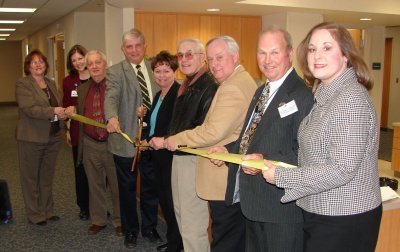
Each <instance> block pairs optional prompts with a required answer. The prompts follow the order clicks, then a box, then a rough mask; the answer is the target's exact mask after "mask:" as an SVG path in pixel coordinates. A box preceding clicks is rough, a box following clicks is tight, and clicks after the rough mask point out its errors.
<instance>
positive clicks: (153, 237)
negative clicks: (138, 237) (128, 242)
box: [143, 228, 162, 244]
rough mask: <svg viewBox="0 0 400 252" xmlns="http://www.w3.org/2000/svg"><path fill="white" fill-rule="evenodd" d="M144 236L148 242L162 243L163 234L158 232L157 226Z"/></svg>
mask: <svg viewBox="0 0 400 252" xmlns="http://www.w3.org/2000/svg"><path fill="white" fill-rule="evenodd" d="M143 237H144V238H145V239H146V240H147V241H148V242H151V243H154V244H161V243H162V239H161V236H160V235H159V234H158V232H157V230H156V229H155V228H153V229H152V230H151V232H150V233H147V234H145V235H143Z"/></svg>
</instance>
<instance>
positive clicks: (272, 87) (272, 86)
mask: <svg viewBox="0 0 400 252" xmlns="http://www.w3.org/2000/svg"><path fill="white" fill-rule="evenodd" d="M292 71H293V67H291V68H290V69H289V70H288V71H287V72H286V73H285V75H283V76H282V78H280V79H279V80H277V81H271V82H269V81H268V80H267V81H266V83H265V84H264V88H265V86H266V84H267V83H268V82H269V93H270V95H269V97H268V100H267V101H266V104H265V106H264V112H265V110H266V109H267V108H268V106H269V104H270V103H271V101H272V99H274V97H275V94H276V92H278V90H279V88H280V87H281V86H282V84H283V82H284V81H285V80H286V77H287V76H288V75H289V74H290V73H291V72H292ZM254 113H255V107H254V108H253V113H252V116H251V117H250V120H249V121H248V122H247V124H246V125H247V126H246V130H247V128H248V127H249V126H250V124H251V123H252V119H253V116H254ZM250 144H251V143H250ZM240 169H242V167H241V166H240V165H239V168H238V170H237V172H236V182H235V192H234V193H233V202H232V204H234V203H237V202H240V188H239V179H240Z"/></svg>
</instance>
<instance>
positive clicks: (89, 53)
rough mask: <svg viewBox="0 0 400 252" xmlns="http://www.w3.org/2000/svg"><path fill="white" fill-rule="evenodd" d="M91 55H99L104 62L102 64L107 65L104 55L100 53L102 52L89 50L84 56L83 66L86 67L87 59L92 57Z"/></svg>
mask: <svg viewBox="0 0 400 252" xmlns="http://www.w3.org/2000/svg"><path fill="white" fill-rule="evenodd" d="M93 54H99V55H100V58H101V60H102V61H104V62H105V63H106V64H107V58H106V55H105V54H104V53H102V52H101V51H99V50H90V51H89V52H87V53H86V55H85V64H86V65H87V59H88V57H89V55H93Z"/></svg>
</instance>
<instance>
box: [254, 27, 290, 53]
mask: <svg viewBox="0 0 400 252" xmlns="http://www.w3.org/2000/svg"><path fill="white" fill-rule="evenodd" d="M267 33H282V35H283V37H284V39H285V41H286V51H287V53H288V54H289V53H290V50H292V49H293V42H292V36H290V34H289V32H288V31H286V30H285V29H283V28H280V27H278V26H276V25H271V26H268V27H266V28H265V29H263V30H262V31H261V32H260V33H259V34H258V42H259V41H260V37H261V36H262V35H264V34H267ZM258 42H257V44H258Z"/></svg>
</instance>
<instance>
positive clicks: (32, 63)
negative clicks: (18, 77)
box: [31, 60, 44, 66]
mask: <svg viewBox="0 0 400 252" xmlns="http://www.w3.org/2000/svg"><path fill="white" fill-rule="evenodd" d="M43 64H44V61H43V60H41V61H31V65H32V66H38V65H43Z"/></svg>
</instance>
